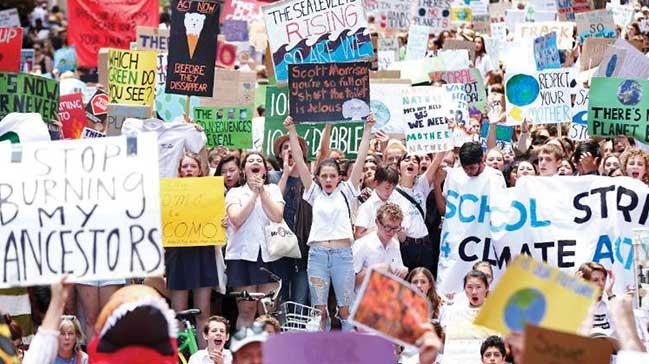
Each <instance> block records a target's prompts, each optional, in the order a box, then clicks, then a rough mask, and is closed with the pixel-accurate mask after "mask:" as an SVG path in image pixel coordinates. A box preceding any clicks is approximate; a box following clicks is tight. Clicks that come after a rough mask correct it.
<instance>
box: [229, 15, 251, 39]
mask: <svg viewBox="0 0 649 364" xmlns="http://www.w3.org/2000/svg"><path fill="white" fill-rule="evenodd" d="M223 35H224V36H225V40H227V41H228V42H247V41H248V22H247V21H245V20H225V21H223Z"/></svg>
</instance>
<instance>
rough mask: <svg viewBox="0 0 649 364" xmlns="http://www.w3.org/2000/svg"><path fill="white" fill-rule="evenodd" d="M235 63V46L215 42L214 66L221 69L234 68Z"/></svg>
mask: <svg viewBox="0 0 649 364" xmlns="http://www.w3.org/2000/svg"><path fill="white" fill-rule="evenodd" d="M236 61H237V46H236V45H234V44H231V43H225V42H221V41H218V42H216V65H217V66H219V67H223V68H234V64H235V63H236Z"/></svg>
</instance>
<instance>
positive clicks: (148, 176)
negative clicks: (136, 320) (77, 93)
mask: <svg viewBox="0 0 649 364" xmlns="http://www.w3.org/2000/svg"><path fill="white" fill-rule="evenodd" d="M21 147H22V153H21V158H20V161H19V162H17V163H11V165H4V166H3V167H4V168H11V170H12V171H13V173H3V174H2V175H0V184H2V185H3V186H6V189H7V190H8V191H9V190H10V191H13V193H11V194H7V195H5V196H3V203H2V209H0V216H1V217H2V218H1V219H0V220H1V224H2V229H0V261H1V262H2V266H3V269H4V273H3V274H2V276H1V277H0V287H2V288H7V287H16V286H33V285H49V284H51V283H54V282H58V281H59V279H60V277H61V275H62V274H68V275H69V276H70V280H71V281H73V282H77V281H96V280H102V279H123V278H131V277H145V276H160V275H162V274H163V273H164V254H163V252H162V244H161V242H160V221H161V219H160V204H159V203H158V201H159V195H160V194H159V191H160V183H159V181H158V178H159V177H158V142H157V136H156V135H154V134H147V133H145V134H142V135H139V136H138V137H137V138H133V139H129V140H127V138H125V137H122V138H101V139H93V140H62V141H57V142H56V143H52V142H50V141H47V142H37V143H25V144H22V145H21ZM44 185H47V186H49V187H48V188H44V187H43V186H44ZM22 196H31V197H30V198H31V200H26V199H24V198H22ZM45 237H49V244H46V243H45V240H42V239H45ZM39 242H40V243H39ZM23 249H24V250H23ZM23 252H24V253H23Z"/></svg>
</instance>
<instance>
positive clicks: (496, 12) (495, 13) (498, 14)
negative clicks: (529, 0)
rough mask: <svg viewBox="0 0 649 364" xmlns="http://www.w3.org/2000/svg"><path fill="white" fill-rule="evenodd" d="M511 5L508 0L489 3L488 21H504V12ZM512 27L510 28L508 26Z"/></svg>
mask: <svg viewBox="0 0 649 364" xmlns="http://www.w3.org/2000/svg"><path fill="white" fill-rule="evenodd" d="M511 7H512V4H510V3H508V2H502V3H489V22H490V23H504V22H505V12H506V11H507V10H508V9H510V8H511ZM510 29H512V28H510Z"/></svg>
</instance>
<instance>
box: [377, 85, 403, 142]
mask: <svg viewBox="0 0 649 364" xmlns="http://www.w3.org/2000/svg"><path fill="white" fill-rule="evenodd" d="M409 87H410V82H409V81H408V80H398V79H397V80H390V79H387V80H371V81H370V109H371V110H372V113H374V118H376V124H375V125H374V128H373V129H372V131H373V132H376V131H378V130H381V131H382V132H384V133H386V134H404V125H403V106H402V105H401V99H400V98H399V97H395V95H401V93H402V91H403V89H405V88H409Z"/></svg>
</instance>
